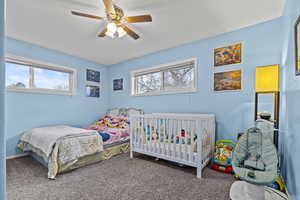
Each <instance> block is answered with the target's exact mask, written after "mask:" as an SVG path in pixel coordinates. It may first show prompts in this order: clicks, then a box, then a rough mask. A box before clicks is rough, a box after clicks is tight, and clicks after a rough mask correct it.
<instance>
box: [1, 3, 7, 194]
mask: <svg viewBox="0 0 300 200" xmlns="http://www.w3.org/2000/svg"><path fill="white" fill-rule="evenodd" d="M4 24H5V1H4V0H1V1H0V199H3V200H4V199H5V188H6V187H5V186H6V162H5V161H6V159H5V155H6V153H5V145H6V140H5V132H4V130H5V128H4V126H5V123H4V109H5V107H4V79H5V68H4V51H5V50H4V35H5V30H4V29H5V28H4V27H5V25H4Z"/></svg>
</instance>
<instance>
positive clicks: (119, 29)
mask: <svg viewBox="0 0 300 200" xmlns="http://www.w3.org/2000/svg"><path fill="white" fill-rule="evenodd" d="M125 35H126V32H125V31H124V29H123V28H122V27H118V36H119V38H121V37H124V36H125Z"/></svg>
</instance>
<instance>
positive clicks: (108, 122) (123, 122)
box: [95, 116, 129, 129]
mask: <svg viewBox="0 0 300 200" xmlns="http://www.w3.org/2000/svg"><path fill="white" fill-rule="evenodd" d="M95 125H97V126H106V127H109V128H124V129H125V128H127V127H128V126H129V121H128V119H126V118H125V117H111V116H104V117H103V118H101V119H100V120H99V121H97V122H96V124H95Z"/></svg>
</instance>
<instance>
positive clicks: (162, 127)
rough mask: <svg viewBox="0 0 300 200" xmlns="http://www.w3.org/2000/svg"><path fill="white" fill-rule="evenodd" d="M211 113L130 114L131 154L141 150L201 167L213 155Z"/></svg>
mask: <svg viewBox="0 0 300 200" xmlns="http://www.w3.org/2000/svg"><path fill="white" fill-rule="evenodd" d="M214 143H215V116H214V115H212V114H175V113H174V114H164V113H158V114H146V115H131V116H130V157H131V158H132V157H133V152H138V153H142V154H146V155H150V156H154V157H157V158H161V159H165V160H169V161H173V162H177V163H180V164H184V165H188V166H192V167H196V168H197V177H198V178H201V173H202V169H203V168H204V167H205V166H206V165H207V164H208V162H209V161H210V159H211V158H212V156H213V152H214Z"/></svg>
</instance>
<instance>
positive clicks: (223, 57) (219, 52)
mask: <svg viewBox="0 0 300 200" xmlns="http://www.w3.org/2000/svg"><path fill="white" fill-rule="evenodd" d="M240 63H242V43H238V44H232V45H228V46H224V47H220V48H215V49H214V66H215V67H220V66H223V65H232V64H240Z"/></svg>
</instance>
